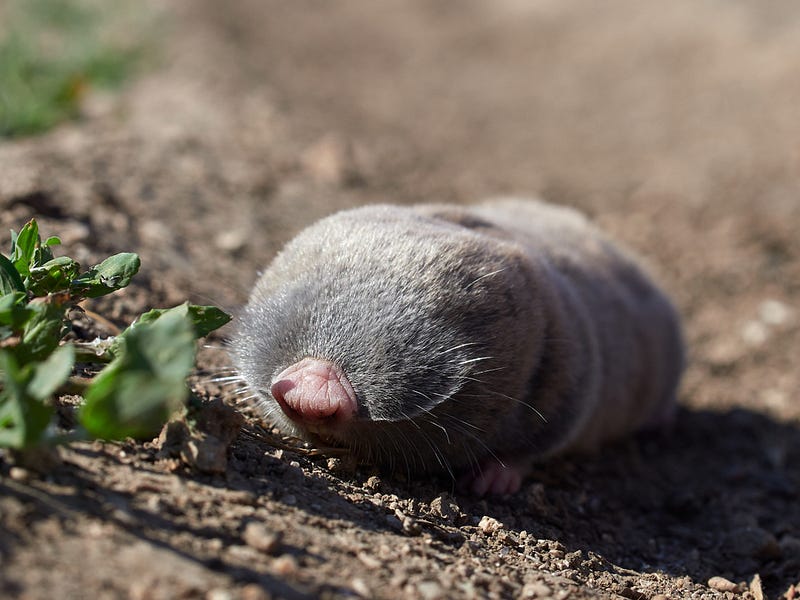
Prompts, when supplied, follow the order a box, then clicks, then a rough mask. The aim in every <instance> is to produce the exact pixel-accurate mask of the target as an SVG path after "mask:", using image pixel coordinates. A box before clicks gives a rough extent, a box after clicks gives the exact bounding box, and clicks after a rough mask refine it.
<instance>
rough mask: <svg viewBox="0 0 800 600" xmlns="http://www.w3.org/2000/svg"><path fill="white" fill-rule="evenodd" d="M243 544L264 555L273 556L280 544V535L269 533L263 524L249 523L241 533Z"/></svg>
mask: <svg viewBox="0 0 800 600" xmlns="http://www.w3.org/2000/svg"><path fill="white" fill-rule="evenodd" d="M242 540H244V543H245V544H247V545H248V546H250V547H251V548H255V549H256V550H258V551H259V552H263V553H264V554H275V552H276V551H277V550H278V547H279V546H280V543H281V535H280V533H276V532H274V531H270V530H269V529H267V527H266V526H265V525H264V524H263V523H259V522H257V521H250V522H249V523H248V524H247V525H246V526H245V528H244V532H243V533H242Z"/></svg>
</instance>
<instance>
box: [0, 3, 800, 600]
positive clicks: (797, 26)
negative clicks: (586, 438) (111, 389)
mask: <svg viewBox="0 0 800 600" xmlns="http://www.w3.org/2000/svg"><path fill="white" fill-rule="evenodd" d="M153 4H154V5H155V6H156V7H157V8H156V10H159V11H162V13H163V19H164V21H165V23H167V29H166V31H167V34H166V35H165V39H164V42H163V43H164V48H163V49H162V57H163V58H162V60H161V62H160V63H159V64H158V65H157V66H156V67H155V68H153V69H152V70H151V71H149V72H148V73H147V74H146V75H144V76H142V77H141V78H139V79H138V80H136V81H135V82H132V84H131V85H129V86H128V87H127V88H126V89H125V90H123V91H122V92H121V93H119V94H115V95H104V94H95V95H92V96H90V97H89V98H87V102H86V106H85V110H84V115H83V118H82V119H81V120H79V121H78V122H74V123H70V124H66V125H64V126H61V127H59V128H58V129H56V130H55V131H52V132H51V133H48V134H46V135H44V136H41V137H37V138H31V139H23V140H18V141H6V142H3V143H2V144H0V207H2V211H1V212H0V226H2V229H3V230H4V231H7V229H8V228H9V227H14V228H19V227H20V226H21V225H22V224H23V223H24V222H25V220H26V219H28V218H29V217H30V216H33V215H35V216H37V218H39V220H40V223H41V227H42V228H43V229H44V231H45V233H47V234H48V235H50V234H58V235H60V236H61V238H62V240H63V242H64V246H65V252H68V253H69V254H70V255H72V256H75V257H76V258H78V259H79V260H81V261H82V262H84V263H86V264H91V263H92V261H93V260H95V259H98V258H102V257H104V256H105V255H107V254H108V253H109V252H113V251H129V250H133V251H136V252H139V253H140V254H141V256H142V261H143V269H142V272H141V274H140V275H139V276H138V277H137V278H136V279H135V280H134V282H135V283H134V285H132V286H131V288H129V289H127V290H126V291H124V292H123V293H121V294H119V295H118V297H117V298H114V299H111V300H108V301H105V302H102V303H98V305H96V306H95V308H96V310H97V311H98V312H103V313H104V314H107V315H110V316H111V317H112V318H113V319H115V320H117V321H118V322H119V323H125V322H126V320H127V319H129V318H130V317H131V316H132V315H134V314H137V313H138V312H141V311H143V310H146V309H147V308H149V307H151V306H167V305H173V304H176V303H179V302H182V301H183V300H184V299H186V298H189V299H191V300H193V301H195V302H201V303H216V304H219V305H221V306H224V307H226V308H228V309H230V310H232V311H234V312H235V310H236V309H237V307H239V306H241V304H242V303H243V302H244V301H245V299H246V298H247V292H248V289H249V287H250V285H251V284H252V282H253V280H254V278H255V276H256V273H257V272H258V270H259V269H261V268H263V267H264V266H265V264H266V263H267V262H268V261H269V259H270V257H271V256H272V255H273V254H274V253H275V252H276V251H277V249H279V248H280V247H281V245H282V244H283V243H284V242H285V241H286V240H288V239H289V238H290V237H291V236H292V235H293V234H294V233H295V232H297V231H298V230H299V229H300V228H302V227H303V226H304V225H306V224H308V223H310V222H311V221H313V220H315V219H317V218H318V217H320V216H322V215H326V214H328V213H330V212H332V211H334V210H337V209H340V208H343V207H349V206H355V205H359V204H363V203H367V202H376V201H380V202H394V203H411V202H419V201H434V200H436V201H452V202H471V201H475V200H478V199H481V198H483V197H485V196H488V195H495V194H500V193H520V194H528V195H532V194H540V195H542V196H544V197H545V198H547V199H549V200H551V201H554V202H559V203H563V204H567V205H571V206H575V207H578V208H580V209H582V210H584V211H586V212H587V213H589V214H590V215H591V216H592V218H593V219H595V220H596V221H597V222H599V223H600V224H601V225H602V226H603V227H604V228H605V229H606V230H608V231H610V232H611V233H612V234H613V235H614V236H615V237H617V238H619V239H620V240H622V241H624V242H626V243H627V244H628V245H629V246H631V247H633V248H634V249H636V250H637V251H638V252H639V253H640V254H641V255H643V256H644V257H645V259H646V260H647V261H648V262H649V263H650V264H651V265H652V266H653V268H654V270H656V271H657V272H658V273H659V274H660V280H661V281H662V283H663V284H664V286H665V287H666V288H667V289H668V290H670V292H671V294H672V295H673V297H674V298H675V301H676V303H677V305H678V306H679V307H680V310H681V312H682V314H683V316H684V319H685V329H686V335H687V338H688V341H689V344H690V347H691V363H690V366H689V369H688V372H687V374H686V377H685V381H684V385H683V389H682V394H681V402H682V405H683V406H684V408H683V409H682V410H681V412H680V414H679V417H678V420H677V424H676V426H675V428H674V431H672V432H671V435H665V436H655V437H654V436H642V437H640V438H637V439H630V440H625V441H622V442H619V443H617V444H614V445H611V446H609V447H606V448H604V449H603V450H602V452H601V453H599V454H598V455H592V456H575V457H565V458H561V459H558V460H554V461H552V462H550V463H547V464H544V465H541V466H540V467H538V468H537V470H536V473H535V474H534V476H533V477H532V478H530V480H529V481H528V482H527V483H526V484H525V485H524V487H523V489H522V491H521V492H520V493H519V494H518V495H516V496H514V497H511V498H505V499H499V500H477V499H474V498H471V497H469V496H465V495H460V494H459V493H457V492H456V491H454V489H453V486H452V484H451V482H449V481H437V480H429V481H405V480H402V479H400V478H398V477H388V476H386V475H383V474H376V473H373V472H371V471H370V470H369V469H357V470H353V469H351V468H349V467H348V466H347V464H346V463H345V462H343V461H341V460H328V459H326V458H324V457H318V456H306V455H304V454H301V453H297V452H293V451H289V450H284V449H277V448H275V447H273V446H272V445H270V439H271V438H269V437H268V436H267V435H266V434H265V432H264V429H263V426H262V424H260V423H259V422H258V420H257V419H255V418H254V417H253V415H248V417H247V420H246V421H245V423H244V425H243V427H242V428H241V430H240V431H239V433H238V436H236V437H235V439H234V440H233V441H232V442H231V443H230V446H229V448H228V458H227V464H222V465H221V464H220V463H219V462H217V463H214V464H212V465H210V466H208V465H206V466H203V465H202V464H201V463H199V462H197V461H195V462H193V461H192V460H191V458H186V457H184V458H181V456H180V455H179V454H176V452H174V451H172V452H170V444H171V443H172V441H171V438H170V437H169V436H168V439H167V440H166V441H163V440H162V442H163V443H161V442H158V441H153V442H148V443H134V442H129V443H121V444H112V443H100V442H96V443H92V444H76V445H75V446H73V447H70V448H64V449H62V451H61V453H60V456H61V461H62V462H61V464H59V465H57V466H55V467H54V468H52V469H51V470H50V472H49V473H47V474H46V475H37V474H35V473H34V472H32V471H31V470H29V469H25V468H23V467H20V466H19V465H15V464H13V462H12V461H11V458H10V457H9V456H8V455H2V454H0V565H2V569H0V596H3V597H6V598H25V599H37V598H48V599H49V598H64V599H67V598H134V599H151V598H152V599H161V598H164V599H171V598H207V599H213V600H223V599H228V598H230V599H236V598H243V599H249V600H256V599H260V598H269V597H275V598H310V597H321V598H357V597H364V598H423V599H425V600H433V599H435V598H620V597H621V598H628V599H632V600H633V599H642V600H644V599H647V600H655V599H657V598H660V599H663V598H674V599H677V598H737V597H742V598H755V599H760V598H771V599H776V598H780V599H786V600H792V599H794V598H800V589H798V588H800V369H798V368H797V363H798V355H799V353H800V303H799V302H798V300H799V299H800V235H798V229H799V228H800V5H798V4H797V3H795V2H793V1H791V0H786V1H783V2H778V1H774V2H768V3H767V2H764V3H748V2H743V1H740V0H726V1H724V2H723V1H718V0H702V1H699V2H698V1H695V0H680V1H678V0H676V1H673V2H669V3H659V4H654V3H640V2H637V1H636V0H620V1H614V2H610V3H593V2H578V1H564V0H540V1H538V2H524V1H522V0H496V1H494V2H483V1H481V0H464V1H460V2H455V1H448V0H436V1H423V0H387V1H385V2H368V1H362V2H347V3H344V2H335V3H334V2H330V3H324V2H310V1H305V0H295V1H294V2H279V1H265V0H239V1H238V2H233V3H221V2H217V1H216V0H170V1H169V2H158V3H156V2H153ZM3 239H4V240H5V237H4V238H3ZM0 241H2V240H0ZM2 243H3V245H5V241H2ZM224 336H225V332H224V331H223V333H222V334H221V335H218V336H216V337H215V338H214V339H212V341H211V344H212V346H214V347H212V348H209V349H207V350H204V351H203V353H202V360H201V364H202V367H203V368H202V370H201V372H200V373H199V374H198V376H197V377H196V381H195V388H196V390H197V391H198V394H199V395H200V396H202V397H203V398H205V399H206V401H207V403H208V404H207V405H204V406H200V407H197V408H196V409H195V412H196V415H199V416H197V417H196V418H197V419H198V421H200V422H201V423H202V422H204V421H205V422H206V427H207V429H208V430H209V431H211V433H215V434H216V438H215V439H217V438H224V437H225V435H226V432H227V433H230V432H231V431H233V432H234V433H235V427H236V425H237V423H236V420H235V419H234V418H233V417H231V416H230V415H229V414H228V413H226V412H225V411H223V410H222V409H221V408H220V406H219V405H218V404H215V403H214V402H213V400H214V399H215V398H224V399H225V400H226V402H228V403H230V404H233V403H234V402H235V398H234V397H233V394H232V393H231V392H230V391H227V390H228V388H225V387H224V386H221V385H219V384H215V383H213V382H212V381H211V380H212V379H213V378H214V376H215V374H217V373H219V372H220V371H218V369H219V368H220V367H222V366H224V365H225V364H226V359H225V357H224V352H223V351H222V350H221V349H220V347H221V346H222V345H223V342H224ZM220 425H222V426H225V427H228V429H227V430H226V431H222V432H220V431H215V428H216V429H219V428H220ZM223 429H224V427H223ZM173 433H174V432H173ZM176 435H177V434H176ZM173 437H174V436H173ZM223 447H224V445H223ZM203 469H204V470H203ZM215 469H216V470H217V471H220V470H221V472H216V473H215V472H214V470H215ZM712 578H717V579H712ZM719 578H724V579H725V580H727V582H726V581H724V580H721V579H719Z"/></svg>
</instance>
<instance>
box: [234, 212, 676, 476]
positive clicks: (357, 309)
mask: <svg viewBox="0 0 800 600" xmlns="http://www.w3.org/2000/svg"><path fill="white" fill-rule="evenodd" d="M239 322H240V325H239V330H238V332H237V335H236V337H235V338H234V340H233V343H232V347H233V351H234V355H235V360H236V363H237V366H238V367H239V369H240V372H241V375H242V377H243V379H244V380H245V381H246V382H247V384H248V385H249V386H250V387H251V388H252V390H253V391H254V392H255V393H256V394H257V395H258V396H259V397H260V399H261V405H262V406H263V407H264V409H265V411H266V412H267V413H269V414H270V415H271V418H272V420H274V421H275V422H276V424H277V425H278V426H279V427H281V428H282V429H283V430H284V431H286V432H287V433H291V434H294V435H300V436H303V437H307V438H309V439H311V440H313V441H317V442H322V443H325V444H330V445H336V446H343V447H347V448H350V449H351V450H352V451H353V452H354V453H355V454H356V455H357V456H359V457H360V458H361V459H363V460H365V461H370V462H379V463H383V464H387V465H389V466H390V467H401V468H405V469H407V470H408V471H430V470H445V471H449V472H450V473H451V474H454V473H455V472H457V471H464V470H470V469H472V470H476V469H479V468H480V467H479V464H480V462H481V461H483V460H485V459H487V458H491V457H494V458H496V459H499V460H504V461H512V462H517V463H520V462H524V461H525V460H527V459H528V458H535V457H543V456H547V455H550V454H552V453H554V452H557V451H561V450H565V449H568V448H577V447H593V446H595V445H596V444H598V443H599V442H601V441H603V440H606V439H609V438H613V437H617V436H620V435H622V434H625V433H629V432H631V431H634V430H636V429H639V428H640V427H642V426H644V425H646V424H647V423H648V422H649V421H653V420H656V419H657V418H658V416H659V415H661V414H663V413H665V412H666V411H667V410H668V409H669V407H671V406H672V403H673V401H674V396H675V390H676V387H677V385H678V380H679V378H680V374H681V371H682V369H683V361H684V351H683V342H682V339H681V334H680V327H679V322H678V318H677V315H676V313H675V311H674V309H673V308H672V306H671V304H670V302H669V301H668V300H667V298H666V297H665V296H664V295H663V294H662V293H661V292H660V291H659V290H658V288H656V287H655V286H654V284H653V283H651V281H650V280H649V279H648V277H647V276H646V275H645V274H644V273H643V272H642V271H641V270H640V269H639V268H638V267H637V266H636V265H635V263H634V261H633V260H632V259H631V258H630V257H629V256H628V255H627V254H625V253H624V252H622V251H620V250H619V249H618V248H617V247H615V246H614V245H612V244H611V243H610V242H609V241H608V240H607V239H606V238H605V237H604V236H603V235H602V234H601V233H600V232H598V231H597V229H595V228H594V227H593V226H592V225H591V224H590V223H589V222H588V221H587V220H586V219H585V218H584V217H583V216H581V215H580V214H579V213H577V212H575V211H572V210H570V209H566V208H559V207H555V206H551V205H548V204H544V203H541V202H536V201H531V200H519V199H501V200H497V201H493V202H489V203H485V204H482V205H478V206H474V207H458V206H448V205H422V206H417V207H413V208H403V207H395V206H367V207H363V208H358V209H354V210H349V211H345V212H341V213H338V214H335V215H333V216H331V217H328V218H326V219H323V220H322V221H319V222H318V223H316V224H314V225H312V226H311V227H309V228H307V229H306V230H304V231H303V232H301V233H300V234H299V235H298V236H297V237H296V238H295V239H294V240H292V241H291V242H289V244H287V246H286V247H285V248H284V249H283V251H282V252H281V253H280V254H279V255H278V256H277V257H276V258H275V260H274V261H273V263H272V264H271V265H270V267H269V268H268V269H267V271H266V272H265V273H264V274H263V276H262V277H261V278H260V280H259V281H258V283H257V284H256V286H255V289H254V290H253V293H252V296H251V298H250V301H249V303H248V305H247V307H246V309H245V311H244V313H243V314H242V315H241V318H240V320H239ZM306 356H312V357H317V358H325V359H328V360H331V361H333V362H335V363H337V364H338V365H339V366H340V367H341V368H342V369H343V370H344V372H345V373H346V375H347V377H348V379H349V380H350V382H351V384H352V385H353V388H354V389H355V391H356V395H357V397H358V401H359V410H360V413H359V418H358V419H356V420H355V421H354V422H353V423H352V424H351V425H350V426H349V427H348V428H347V429H346V430H345V431H344V432H341V433H339V434H337V436H336V438H334V437H332V434H331V433H330V432H324V431H317V432H311V431H298V430H297V429H296V426H295V425H294V424H292V423H291V422H290V421H289V420H288V419H286V418H285V417H284V416H283V415H282V413H281V411H280V410H279V409H278V408H277V406H276V405H275V403H274V401H273V400H272V398H271V397H270V395H269V387H270V383H271V381H272V378H273V377H274V376H275V375H276V374H278V373H279V372H281V371H282V370H283V369H285V368H286V367H287V366H289V365H291V364H293V363H295V362H297V361H299V360H301V359H302V358H304V357H306Z"/></svg>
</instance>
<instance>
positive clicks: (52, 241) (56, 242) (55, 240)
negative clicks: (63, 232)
mask: <svg viewBox="0 0 800 600" xmlns="http://www.w3.org/2000/svg"><path fill="white" fill-rule="evenodd" d="M42 245H43V246H47V247H50V246H60V245H61V238H60V237H56V236H54V235H51V236H50V237H49V238H47V239H46V240H45V241H44V244H42Z"/></svg>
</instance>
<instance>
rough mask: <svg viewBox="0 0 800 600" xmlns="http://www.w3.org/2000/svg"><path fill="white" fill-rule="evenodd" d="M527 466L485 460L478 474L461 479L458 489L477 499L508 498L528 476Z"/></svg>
mask: <svg viewBox="0 0 800 600" xmlns="http://www.w3.org/2000/svg"><path fill="white" fill-rule="evenodd" d="M528 470H529V469H528V465H527V464H514V463H509V462H506V463H501V462H500V461H498V460H497V459H490V460H485V461H484V462H483V463H482V464H481V466H480V471H479V472H478V473H469V474H467V475H465V476H464V477H462V478H461V481H460V487H462V488H464V489H466V490H469V491H470V492H472V494H474V495H475V496H478V497H483V496H485V495H487V494H488V495H490V496H508V495H510V494H515V493H517V492H518V491H519V488H520V487H521V486H522V480H523V479H525V476H526V475H527V474H528Z"/></svg>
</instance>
